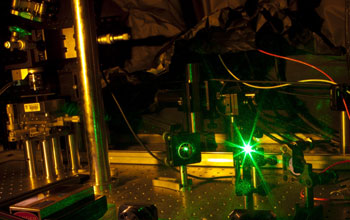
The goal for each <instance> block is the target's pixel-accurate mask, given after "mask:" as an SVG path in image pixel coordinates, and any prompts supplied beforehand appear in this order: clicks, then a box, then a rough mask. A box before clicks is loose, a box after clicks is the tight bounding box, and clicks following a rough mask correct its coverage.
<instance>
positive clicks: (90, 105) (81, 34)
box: [71, 0, 110, 191]
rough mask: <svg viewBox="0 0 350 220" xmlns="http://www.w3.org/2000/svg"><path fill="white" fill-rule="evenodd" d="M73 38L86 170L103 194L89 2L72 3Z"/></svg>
mask: <svg viewBox="0 0 350 220" xmlns="http://www.w3.org/2000/svg"><path fill="white" fill-rule="evenodd" d="M71 2H72V9H73V19H74V28H75V37H76V42H77V43H76V45H77V53H78V62H79V67H80V71H79V74H78V80H79V86H78V87H79V94H80V96H81V100H82V110H83V111H82V112H83V121H84V129H85V139H86V140H85V144H86V145H87V147H88V152H89V154H90V162H91V164H90V169H91V171H90V172H91V175H92V179H94V182H95V186H96V190H97V191H103V190H104V188H106V187H108V182H109V179H110V171H109V162H108V155H107V138H106V132H105V123H104V120H103V116H104V111H103V103H102V102H103V101H102V96H101V87H100V77H99V75H98V73H99V62H98V57H97V55H98V52H97V43H96V41H97V40H96V32H95V30H96V26H95V16H94V11H93V10H94V9H93V1H91V0H87V1H83V0H72V1H71Z"/></svg>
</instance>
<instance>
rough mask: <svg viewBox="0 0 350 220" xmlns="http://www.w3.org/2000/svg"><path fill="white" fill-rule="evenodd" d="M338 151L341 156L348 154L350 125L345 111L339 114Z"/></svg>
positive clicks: (349, 151)
mask: <svg viewBox="0 0 350 220" xmlns="http://www.w3.org/2000/svg"><path fill="white" fill-rule="evenodd" d="M340 126H341V127H340V149H341V152H342V154H343V155H345V154H348V153H350V149H349V148H350V127H349V126H350V124H349V119H348V116H347V115H346V112H345V111H342V112H341V113H340Z"/></svg>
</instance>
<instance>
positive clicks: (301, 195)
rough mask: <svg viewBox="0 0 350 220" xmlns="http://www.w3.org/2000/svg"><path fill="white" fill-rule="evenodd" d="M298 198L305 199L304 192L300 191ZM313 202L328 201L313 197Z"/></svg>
mask: <svg viewBox="0 0 350 220" xmlns="http://www.w3.org/2000/svg"><path fill="white" fill-rule="evenodd" d="M300 197H301V198H304V197H305V196H304V191H303V190H301V191H300ZM314 200H315V201H329V199H327V198H319V197H314Z"/></svg>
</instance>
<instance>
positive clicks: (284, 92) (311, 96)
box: [277, 91, 330, 99]
mask: <svg viewBox="0 0 350 220" xmlns="http://www.w3.org/2000/svg"><path fill="white" fill-rule="evenodd" d="M277 92H278V93H282V94H286V95H293V96H300V97H307V98H318V99H330V97H329V96H317V95H307V94H300V93H293V92H286V91H277Z"/></svg>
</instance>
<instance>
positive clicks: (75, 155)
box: [68, 134, 80, 174]
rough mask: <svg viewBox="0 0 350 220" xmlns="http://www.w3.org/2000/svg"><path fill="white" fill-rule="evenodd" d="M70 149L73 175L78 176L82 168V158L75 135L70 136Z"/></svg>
mask: <svg viewBox="0 0 350 220" xmlns="http://www.w3.org/2000/svg"><path fill="white" fill-rule="evenodd" d="M68 148H69V154H70V162H71V169H72V173H73V174H78V170H79V168H80V157H79V149H78V146H77V144H76V139H75V135H74V134H69V135H68Z"/></svg>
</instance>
